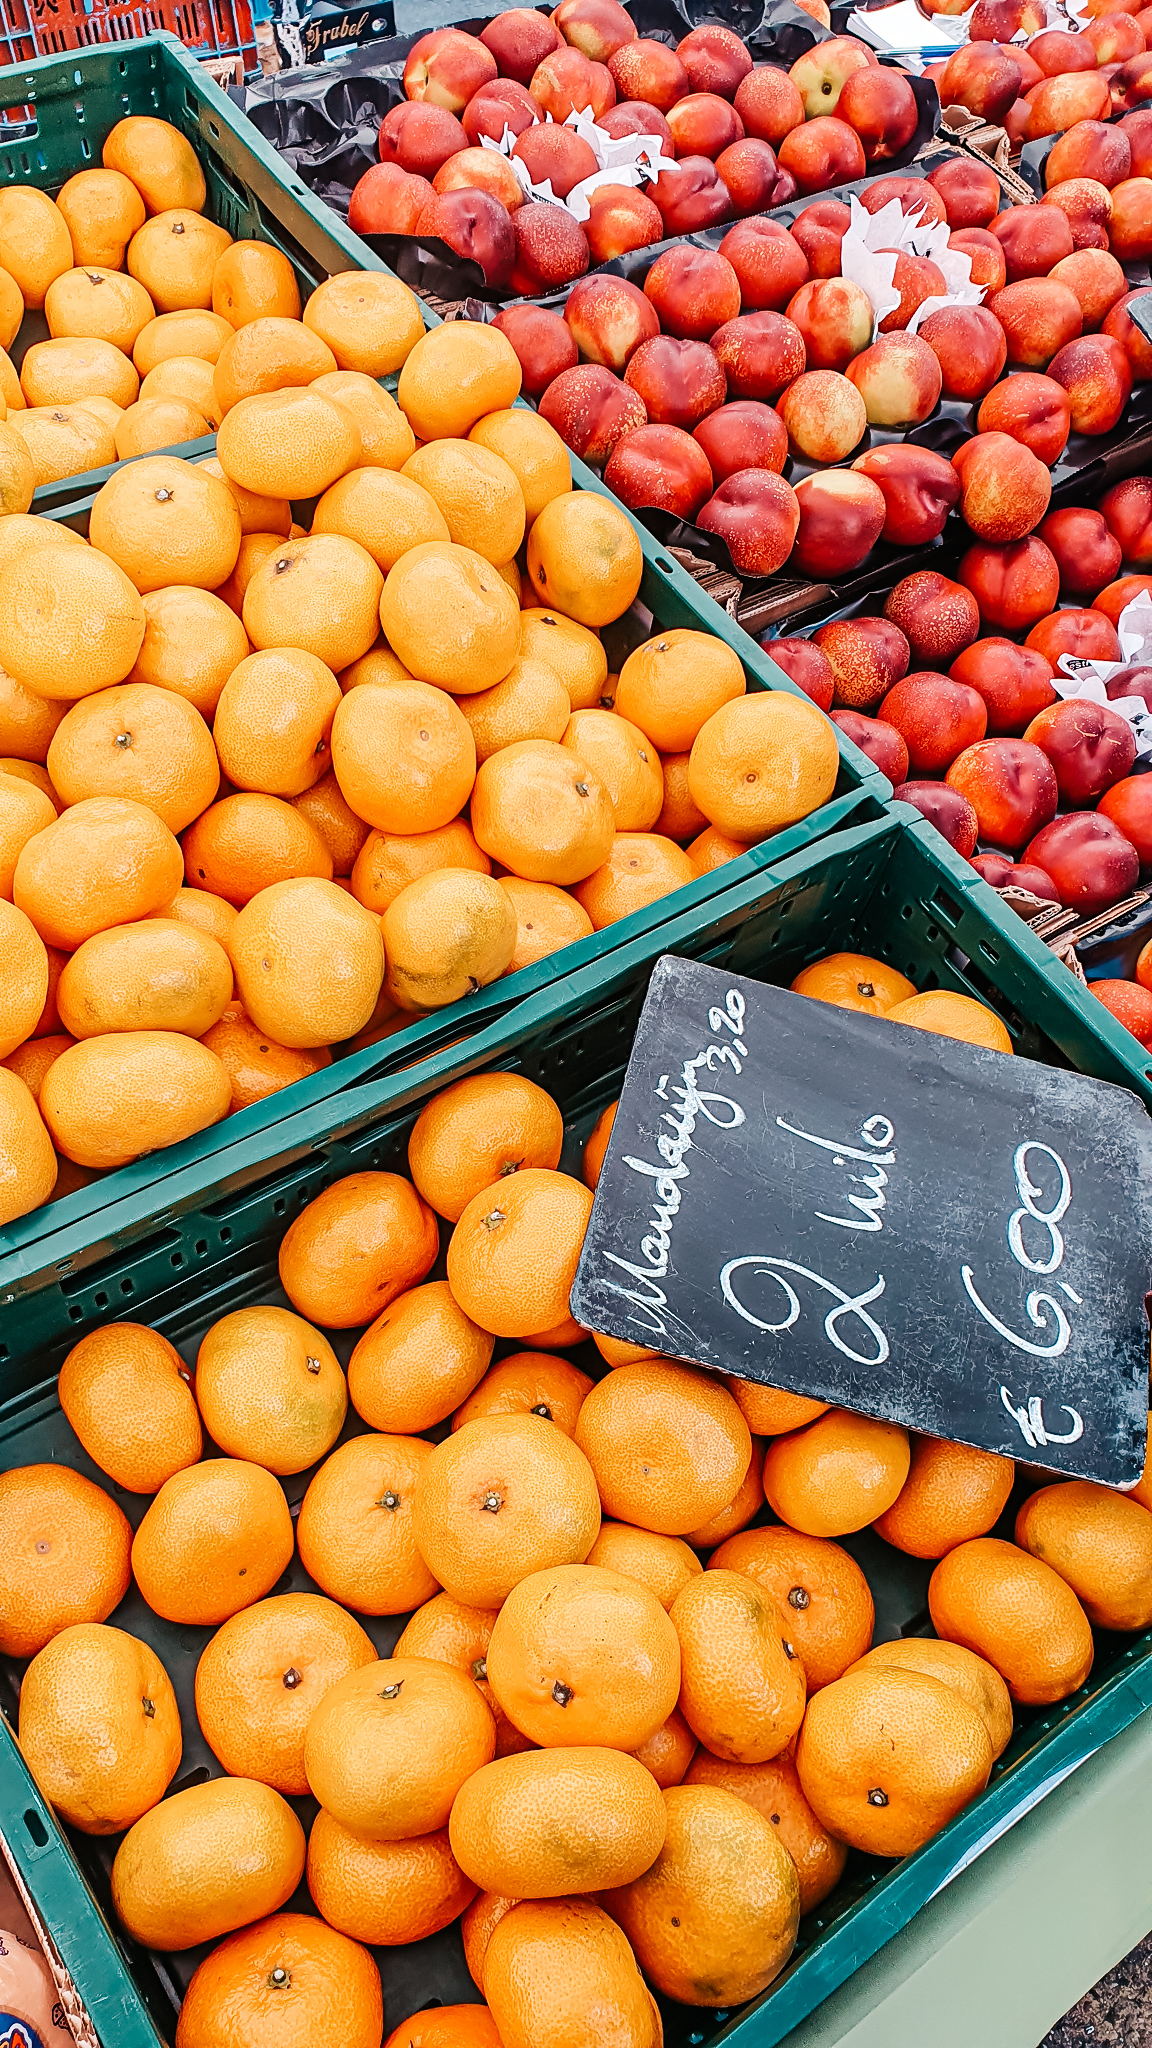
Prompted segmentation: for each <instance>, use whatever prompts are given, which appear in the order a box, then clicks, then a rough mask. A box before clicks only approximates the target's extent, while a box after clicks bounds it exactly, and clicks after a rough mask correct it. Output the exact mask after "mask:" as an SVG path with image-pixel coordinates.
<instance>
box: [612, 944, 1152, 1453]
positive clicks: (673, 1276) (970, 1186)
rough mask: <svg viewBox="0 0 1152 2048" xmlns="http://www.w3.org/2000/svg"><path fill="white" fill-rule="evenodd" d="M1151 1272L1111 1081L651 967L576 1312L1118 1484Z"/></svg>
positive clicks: (1140, 1436)
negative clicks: (1087, 1076) (1094, 1078)
mask: <svg viewBox="0 0 1152 2048" xmlns="http://www.w3.org/2000/svg"><path fill="white" fill-rule="evenodd" d="M1150 1269H1152V1122H1150V1121H1149V1119H1148V1117H1147V1116H1146V1114H1145V1112H1144V1110H1143V1108H1142V1106H1141V1105H1140V1103H1139V1102H1138V1101H1137V1100H1136V1098H1135V1096H1133V1095H1130V1094H1128V1093H1127V1092H1126V1091H1125V1090H1124V1089H1122V1088H1116V1087H1113V1086H1111V1085H1110V1084H1109V1083H1107V1082H1104V1081H1093V1080H1088V1079H1086V1078H1085V1077H1084V1076H1082V1075H1079V1074H1073V1073H1068V1072H1065V1071H1063V1070H1057V1069H1054V1068H1050V1067H1044V1066H1040V1065H1038V1064H1037V1063H1035V1062H1034V1061H1031V1060H1023V1059H1019V1058H1016V1057H1008V1056H1007V1055H1005V1054H1002V1053H996V1052H986V1051H983V1050H982V1049H980V1048H977V1047H973V1046H967V1045H960V1044H958V1043H956V1042H955V1041H953V1040H951V1039H946V1038H938V1037H935V1036H933V1035H930V1034H929V1033H927V1032H923V1031H916V1030H913V1029H911V1028H910V1027H908V1026H907V1025H902V1024H889V1023H887V1022H886V1021H885V1020H884V1019H882V1018H872V1017H863V1016H859V1015H857V1014H856V1013H854V1012H851V1011H847V1010H837V1009H833V1008H831V1007H829V1006H827V1005H826V1004H823V1003H819V1002H813V1001H811V1000H810V999H809V998H807V997H805V996H798V995H792V994H791V993H790V992H789V991H787V990H785V989H778V988H771V987H768V986H766V985H764V984H763V983H760V982H755V981H747V980H744V979H743V978H742V977H740V976H734V975H730V974H725V973H723V972H721V971H719V970H718V969H716V968H712V967H706V966H702V965H700V964H699V963H698V962H696V961H690V960H680V959H675V958H672V957H665V958H663V959H662V960H660V961H659V962H658V964H657V966H656V969H655V972H654V973H653V976H652V981H651V984H650V986H649V991H648V997H647V1001H646V1003H645V1006H644V1011H643V1014H642V1016H641V1019H640V1023H639V1027H638V1029H637V1032H636V1038H635V1043H634V1045H633V1049H632V1056H631V1060H630V1062H629V1066H628V1073H627V1077H626V1079H625V1083H624V1089H623V1093H622V1095H621V1099H620V1107H619V1110H618V1111H617V1114H616V1121H615V1125H614V1127H613V1131H612V1137H611V1141H610V1143H609V1146H608V1150H607V1153H606V1155H605V1159H604V1165H603V1169H602V1171H601V1175H600V1181H599V1186H598V1188H597V1191H596V1200H595V1205H594V1207H593V1210H592V1219H591V1223H590V1225H589V1229H588V1234H587V1237H586V1239H585V1244H584V1251H583V1255H582V1258H581V1261H580V1267H579V1270H578V1272H577V1275H576V1281H575V1285H574V1287H573V1291H572V1312H573V1314H574V1315H575V1316H576V1317H577V1318H578V1319H579V1321H580V1322H582V1323H584V1324H585V1325H587V1326H590V1327H591V1328H593V1329H596V1330H601V1331H604V1332H606V1333H607V1334H608V1335H610V1336H615V1337H620V1338H623V1339H625V1340H626V1341H628V1342H631V1343H645V1344H650V1345H651V1346H652V1348H653V1350H656V1351H662V1352H665V1353H667V1354H668V1355H669V1356H670V1357H676V1358H683V1359H690V1360H694V1361H696V1362H697V1363H698V1364H700V1365H705V1366H711V1367H713V1368H715V1369H717V1370H720V1371H723V1372H728V1373H734V1374H736V1375H737V1376H738V1377H740V1378H742V1379H748V1380H760V1381H762V1382H764V1383H765V1384H766V1385H769V1386H773V1387H783V1388H787V1389H788V1390H790V1391H792V1392H795V1393H803V1394H809V1395H813V1396H814V1397H816V1398H817V1399H819V1400H823V1401H829V1402H833V1403H835V1404H837V1405H840V1406H843V1407H846V1408H853V1409H856V1410H858V1411H860V1412H861V1413H862V1414H866V1415H875V1416H880V1417H882V1418H884V1419H885V1420H887V1421H891V1422H899V1423H903V1424H904V1425H905V1426H906V1427H908V1428H911V1429H918V1430H923V1431H925V1432H927V1433H928V1434H929V1435H932V1436H940V1437H948V1438H951V1439H952V1440H954V1441H956V1442H960V1443H967V1444H974V1445H976V1446H978V1447H979V1448H982V1449H985V1450H991V1451H1001V1452H1003V1453H1005V1454H1006V1455H1007V1456H1008V1457H1013V1458H1019V1459H1023V1460H1025V1461H1026V1462H1028V1463H1031V1464H1036V1465H1043V1466H1048V1467H1050V1468H1051V1469H1052V1470H1054V1471H1056V1472H1060V1473H1064V1474H1067V1475H1075V1476H1077V1477H1080V1478H1085V1479H1095V1480H1099V1481H1101V1482H1102V1483H1103V1484H1104V1485H1107V1486H1116V1487H1126V1486H1132V1485H1134V1484H1135V1482H1136V1480H1137V1479H1138V1478H1139V1476H1140V1472H1141V1469H1142V1467H1143V1463H1144V1452H1145V1441H1146V1434H1147V1419H1148V1364H1149V1332H1148V1316H1147V1312H1146V1309H1145V1294H1146V1292H1147V1290H1148V1289H1149V1287H1150V1285H1152V1272H1150Z"/></svg>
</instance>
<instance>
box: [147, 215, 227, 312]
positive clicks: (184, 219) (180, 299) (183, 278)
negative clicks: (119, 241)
mask: <svg viewBox="0 0 1152 2048" xmlns="http://www.w3.org/2000/svg"><path fill="white" fill-rule="evenodd" d="M231 239H232V237H231V236H230V235H229V234H227V233H226V231H225V230H224V229H223V228H219V227H217V226H216V225H215V224H214V222H212V221H209V220H205V219H204V218H203V216H202V215H201V214H199V213H195V212H193V211H192V210H191V209H190V208H189V207H187V206H169V207H166V208H165V209H164V210H163V211H162V212H160V213H156V214H153V216H152V218H151V219H150V220H146V221H145V223H144V226H143V227H142V228H137V230H136V233H135V234H134V235H133V237H132V240H131V241H130V242H129V244H128V254H127V256H126V258H125V262H126V264H127V267H128V270H129V273H130V274H131V276H133V277H134V278H135V279H136V281H137V283H138V284H142V285H143V287H144V289H145V291H146V292H147V294H148V296H149V298H150V299H151V301H152V304H153V305H154V306H155V308H156V311H157V312H158V313H186V312H191V311H192V310H194V309H198V310H206V309H207V308H208V307H209V306H210V305H211V304H212V272H213V271H214V270H215V268H216V262H217V259H218V257H220V256H222V255H223V253H224V251H225V249H226V248H227V247H228V245H229V243H230V242H231Z"/></svg>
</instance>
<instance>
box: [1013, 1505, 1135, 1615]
mask: <svg viewBox="0 0 1152 2048" xmlns="http://www.w3.org/2000/svg"><path fill="white" fill-rule="evenodd" d="M1015 1534H1016V1541H1017V1543H1019V1544H1020V1546H1021V1548H1022V1549H1024V1550H1027V1551H1028V1552H1029V1553H1030V1554H1031V1556H1033V1557H1038V1558H1042V1559H1043V1561H1044V1563H1045V1564H1048V1565H1051V1567H1052V1570H1053V1571H1054V1572H1057V1573H1058V1574H1059V1576H1060V1577H1061V1578H1062V1579H1063V1580H1064V1582H1065V1584H1066V1585H1068V1586H1071V1588H1072V1591H1073V1592H1074V1593H1075V1595H1076V1597H1077V1599H1078V1600H1079V1602H1080V1604H1081V1606H1082V1607H1083V1609H1084V1612H1085V1613H1086V1614H1087V1616H1088V1619H1089V1621H1090V1622H1091V1623H1092V1626H1093V1628H1109V1629H1119V1630H1121V1631H1122V1632H1124V1633H1131V1632H1132V1631H1133V1630H1136V1629H1145V1628H1147V1627H1148V1626H1149V1624H1150V1623H1152V1515H1150V1514H1149V1512H1148V1510H1147V1508H1145V1507H1142V1506H1141V1505H1140V1503H1139V1501H1135V1500H1132V1499H1131V1498H1130V1497H1126V1496H1125V1495H1124V1494H1120V1493H1113V1492H1112V1491H1111V1490H1110V1489H1109V1488H1108V1487H1106V1486H1094V1485H1093V1484H1092V1483H1091V1482H1090V1481H1089V1480H1087V1479H1070V1480H1069V1481H1067V1483H1066V1484H1062V1485H1057V1486H1042V1487H1041V1488H1040V1490H1039V1492H1038V1493H1034V1494H1032V1495H1030V1497H1029V1498H1028V1499H1027V1500H1026V1501H1025V1502H1024V1505H1023V1506H1022V1508H1021V1509H1020V1512H1019V1514H1018V1515H1017V1517H1016V1531H1015Z"/></svg>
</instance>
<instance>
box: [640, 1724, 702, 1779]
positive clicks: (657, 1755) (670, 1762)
mask: <svg viewBox="0 0 1152 2048" xmlns="http://www.w3.org/2000/svg"><path fill="white" fill-rule="evenodd" d="M697 1746H698V1745H697V1742H696V1737H695V1736H694V1735H693V1733H692V1730H691V1729H690V1727H689V1726H688V1723H687V1721H686V1720H685V1719H684V1717H683V1715H682V1714H679V1713H677V1711H676V1709H675V1707H673V1709H672V1712H671V1713H670V1714H669V1716H668V1719H667V1720H666V1721H665V1722H664V1725H663V1727H661V1728H658V1729H657V1730H656V1733H655V1735H650V1736H649V1738H648V1740H647V1742H642V1743H641V1744H640V1747H639V1748H638V1749H634V1750H633V1751H632V1755H633V1756H634V1757H635V1759H636V1761H637V1763H638V1764H643V1766H644V1769H645V1770H646V1771H650V1772H651V1773H652V1776H653V1777H654V1778H655V1780H656V1783H657V1784H658V1785H659V1787H660V1790H661V1791H662V1792H666V1791H667V1790H668V1788H669V1786H670V1785H680V1784H682V1783H683V1781H684V1773H685V1772H686V1770H687V1769H688V1766H689V1764H690V1763H691V1761H692V1758H693V1757H694V1756H695V1754H696V1750H697Z"/></svg>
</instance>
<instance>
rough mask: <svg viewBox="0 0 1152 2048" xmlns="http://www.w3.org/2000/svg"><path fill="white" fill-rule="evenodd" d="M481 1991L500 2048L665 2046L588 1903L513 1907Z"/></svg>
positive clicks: (497, 1933)
mask: <svg viewBox="0 0 1152 2048" xmlns="http://www.w3.org/2000/svg"><path fill="white" fill-rule="evenodd" d="M656 1796H657V1798H658V1799H659V1797H660V1795H659V1793H657V1795H656ZM489 1972H490V1973H491V1981H490V1982H489ZM484 1990H485V1995H486V1996H487V1998H488V2000H489V2003H490V2005H491V2009H492V2016H493V2018H494V2020H495V2022H496V2026H497V2029H498V2037H497V2038H498V2040H499V2042H500V2043H501V2044H502V2048H603V2044H604V2043H605V2041H611V2043H612V2048H660V2044H661V2043H662V2041H663V2038H664V2036H663V2029H662V2027H661V2023H660V2015H659V2012H658V2011H657V2009H656V2003H655V2000H654V1999H653V1997H652V1994H651V1992H650V1991H649V1990H648V1988H647V1986H646V1985H645V1983H644V1979H643V1978H642V1977H641V1975H640V1971H639V1969H638V1967H637V1964H636V1958H635V1956H634V1955H633V1953H632V1950H631V1948H630V1946H629V1944H628V1939H627V1936H626V1935H625V1934H623V1933H622V1931H621V1930H620V1928H619V1927H617V1925H616V1923H615V1921H613V1920H611V1919H609V1917H608V1915H607V1913H605V1912H603V1911H602V1910H601V1908H600V1907H599V1906H597V1905H594V1904H593V1902H592V1900H591V1899H580V1898H567V1899H565V1898H560V1899H551V1900H544V1901H540V1902H537V1901H535V1900H527V1901H523V1902H518V1903H517V1904H516V1906H515V1907H514V1908H513V1909H512V1910H511V1911H510V1912H508V1913H507V1914H506V1915H504V1916H503V1917H502V1918H501V1919H500V1920H499V1922H498V1923H497V1925H496V1926H495V1928H494V1929H493V1931H492V1935H491V1939H490V1940H489V1943H488V1949H487V1953H486V1955H485V1962H484ZM390 2048H391V2044H390ZM397 2048H404V2044H403V2042H402V2041H401V2042H400V2043H398V2044H397ZM427 2048H438V2044H436V2043H435V2042H434V2041H432V2042H429V2043H428V2044H427ZM444 2048H449V2044H448V2043H445V2044H444ZM476 2048H487V2043H485V2042H483V2040H481V2041H478V2042H477V2043H476Z"/></svg>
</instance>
